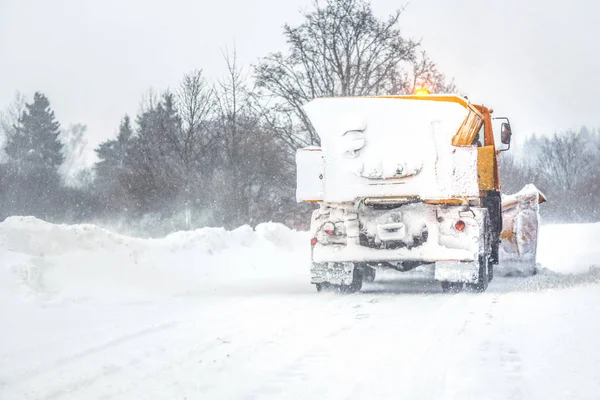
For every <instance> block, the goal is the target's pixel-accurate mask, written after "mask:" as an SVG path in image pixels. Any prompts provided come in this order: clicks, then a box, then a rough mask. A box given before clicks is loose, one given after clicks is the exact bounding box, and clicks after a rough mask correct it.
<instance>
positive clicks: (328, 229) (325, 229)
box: [322, 222, 335, 235]
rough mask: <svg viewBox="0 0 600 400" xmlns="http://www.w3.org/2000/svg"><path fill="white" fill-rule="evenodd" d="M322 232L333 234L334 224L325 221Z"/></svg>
mask: <svg viewBox="0 0 600 400" xmlns="http://www.w3.org/2000/svg"><path fill="white" fill-rule="evenodd" d="M322 229H323V232H325V233H326V234H327V235H333V233H334V232H335V225H334V224H332V223H331V222H327V223H326V224H324V225H323V228H322Z"/></svg>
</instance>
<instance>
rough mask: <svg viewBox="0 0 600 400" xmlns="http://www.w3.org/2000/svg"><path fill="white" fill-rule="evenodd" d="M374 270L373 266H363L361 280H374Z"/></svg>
mask: <svg viewBox="0 0 600 400" xmlns="http://www.w3.org/2000/svg"><path fill="white" fill-rule="evenodd" d="M375 275H376V271H375V268H371V267H364V268H363V271H362V279H363V282H369V283H371V282H373V281H374V280H375Z"/></svg>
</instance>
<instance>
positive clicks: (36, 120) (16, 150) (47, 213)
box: [2, 92, 65, 220]
mask: <svg viewBox="0 0 600 400" xmlns="http://www.w3.org/2000/svg"><path fill="white" fill-rule="evenodd" d="M59 135H60V124H59V123H58V121H56V118H55V116H54V111H52V109H51V108H50V102H49V101H48V99H47V98H46V96H44V95H43V94H42V93H39V92H37V93H35V95H34V97H33V103H31V104H25V110H24V111H23V113H22V114H21V116H20V118H19V119H18V121H17V123H16V124H15V126H14V129H12V130H10V131H9V132H8V135H7V137H6V154H7V156H8V163H7V164H6V168H5V174H4V177H3V185H2V186H3V189H7V190H6V191H4V195H3V196H2V197H3V199H2V201H3V202H4V204H5V211H4V212H5V213H6V214H7V215H23V214H25V215H35V216H38V217H41V218H44V219H49V220H53V219H55V218H57V217H58V216H59V215H64V212H65V207H64V199H61V198H60V197H61V195H62V193H61V180H60V175H59V171H58V168H59V167H60V165H61V163H62V162H63V160H64V157H63V154H62V148H63V145H62V143H61V142H60V140H59ZM57 205H60V206H57Z"/></svg>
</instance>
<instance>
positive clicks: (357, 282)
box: [339, 267, 363, 293]
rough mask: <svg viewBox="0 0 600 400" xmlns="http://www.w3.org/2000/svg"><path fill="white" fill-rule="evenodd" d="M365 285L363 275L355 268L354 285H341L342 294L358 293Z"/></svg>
mask: <svg viewBox="0 0 600 400" xmlns="http://www.w3.org/2000/svg"><path fill="white" fill-rule="evenodd" d="M362 284H363V274H362V271H361V270H360V269H359V268H356V267H354V272H353V274H352V283H351V284H350V285H341V286H340V287H339V288H340V292H342V293H356V292H358V291H359V290H360V289H362Z"/></svg>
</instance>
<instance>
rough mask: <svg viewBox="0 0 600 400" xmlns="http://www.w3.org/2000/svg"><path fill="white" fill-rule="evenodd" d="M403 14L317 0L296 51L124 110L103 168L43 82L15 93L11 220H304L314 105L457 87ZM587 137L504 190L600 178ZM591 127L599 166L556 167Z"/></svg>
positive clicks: (9, 115) (10, 112) (358, 2)
mask: <svg viewBox="0 0 600 400" xmlns="http://www.w3.org/2000/svg"><path fill="white" fill-rule="evenodd" d="M402 12H403V10H402V9H401V10H398V11H397V12H395V13H394V14H392V15H390V16H388V17H386V18H379V17H377V16H376V15H375V14H374V12H373V10H372V8H371V5H370V3H369V2H368V1H366V0H327V1H325V2H315V3H314V4H313V6H312V8H311V9H310V10H308V11H306V12H304V13H303V14H302V16H303V22H302V23H300V24H299V25H298V26H289V25H284V27H283V35H284V37H285V39H286V41H287V49H286V51H283V52H275V53H271V54H268V55H266V56H265V57H263V58H261V59H260V61H259V62H258V63H257V64H256V65H253V66H251V68H247V69H244V68H241V67H240V66H239V65H238V63H237V60H236V56H235V50H234V51H233V53H232V54H229V53H227V54H225V56H224V70H225V72H226V74H225V78H224V79H221V80H219V81H216V82H215V81H209V80H208V79H206V78H205V76H204V75H203V73H202V70H195V71H191V72H190V73H188V74H185V75H184V76H183V78H182V80H181V83H180V85H179V87H177V88H175V89H170V90H165V91H163V92H162V93H160V94H155V93H152V92H150V93H148V94H147V95H145V96H144V99H143V102H142V106H141V108H140V110H139V112H138V113H137V115H135V116H134V117H133V118H132V117H130V116H127V115H125V116H124V117H123V119H122V121H121V122H120V125H119V126H118V132H117V135H116V137H115V138H113V139H110V140H106V141H105V142H103V143H101V144H100V145H99V146H98V147H97V148H96V149H95V152H96V155H97V162H96V163H95V164H94V165H93V167H92V168H82V167H81V165H82V163H81V160H82V158H84V157H85V154H84V153H83V148H84V147H85V143H86V140H87V137H86V128H85V126H84V125H81V124H74V125H70V126H68V127H67V128H62V127H61V125H60V123H59V122H58V119H57V118H56V116H55V114H54V111H53V110H52V107H51V105H50V100H49V99H48V97H47V96H45V95H44V94H43V93H41V92H38V93H35V94H34V96H33V99H32V100H31V101H29V102H28V101H26V100H25V99H23V98H22V97H18V98H17V99H15V101H14V102H13V104H11V105H9V106H8V107H7V108H6V109H5V110H4V111H3V112H2V114H1V115H0V133H1V135H0V149H1V151H0V220H3V219H4V218H5V217H7V216H9V215H35V216H37V217H40V218H44V219H46V220H49V221H54V222H69V223H72V222H96V223H98V222H100V223H101V224H110V225H112V226H113V227H116V228H117V229H121V230H127V231H129V232H132V233H145V234H152V235H160V234H164V233H167V232H170V231H174V230H179V229H193V228H197V227H202V226H225V227H228V228H233V227H236V226H239V225H242V224H256V223H259V222H262V221H267V220H272V221H278V222H283V223H286V224H288V225H290V226H293V227H299V228H305V227H306V225H305V224H306V222H307V221H308V220H309V214H310V211H311V209H312V207H310V206H307V205H300V204H297V203H296V202H295V162H294V154H295V150H296V149H298V148H300V147H303V146H306V145H318V144H319V140H318V136H317V135H316V133H315V132H314V129H313V128H312V126H311V124H310V122H309V121H308V119H307V117H306V115H305V114H304V111H303V110H302V105H303V104H305V103H306V102H308V101H310V100H311V99H313V98H315V97H323V96H330V97H331V96H360V95H380V94H407V93H412V92H413V91H414V89H415V88H417V87H421V86H426V87H428V88H430V89H431V90H432V91H433V92H455V91H456V87H455V86H454V82H453V81H452V80H448V79H447V78H446V77H445V76H444V74H443V73H441V72H440V71H439V70H438V67H437V65H436V64H435V62H433V61H432V60H431V59H430V58H429V57H428V56H427V53H426V52H425V51H424V50H423V47H422V45H421V44H420V43H419V42H417V41H414V40H412V39H410V38H407V37H405V36H404V35H403V34H402V32H401V29H400V24H399V19H400V16H401V15H402ZM587 135H588V136H589V137H586V138H584V137H583V136H585V134H583V136H582V134H581V133H578V134H564V135H555V137H553V138H545V137H544V138H538V137H535V138H532V139H531V140H530V141H528V142H527V143H526V145H527V146H531V148H532V149H533V148H535V149H536V150H535V151H531V152H529V151H528V154H534V153H535V154H538V156H536V157H537V158H535V160H536V161H535V162H533V161H531V160H532V159H533V158H531V157H533V156H531V157H528V158H527V162H521V161H518V160H515V159H511V158H507V157H504V159H503V161H502V163H503V166H505V170H506V171H509V173H505V174H504V176H505V178H504V180H505V181H506V182H505V187H507V188H509V189H512V186H514V187H517V186H518V185H520V184H521V182H522V181H526V180H528V179H530V180H532V181H533V182H536V183H537V182H539V183H540V184H539V185H540V186H541V187H542V189H544V188H548V189H547V192H548V193H547V194H548V197H549V198H550V199H551V200H552V202H551V203H549V204H554V202H555V201H558V202H559V203H556V204H562V203H560V202H564V201H567V200H562V199H563V198H564V199H566V198H567V197H566V195H565V194H564V193H567V192H569V191H571V190H573V188H575V187H576V188H577V190H580V191H585V190H587V189H585V186H586V185H588V186H589V185H592V182H591V181H590V180H589V179H588V180H587V181H586V180H585V179H584V178H583V175H585V176H590V174H592V176H593V174H594V173H596V172H597V171H598V166H597V161H598V160H599V159H600V157H599V156H598V154H597V153H592V152H591V150H590V149H591V147H590V146H589V144H590V143H591V142H592V141H593V140H596V142H594V143H597V136H598V134H597V132H596V133H594V132H588V133H587ZM580 136H581V139H577V140H580V141H582V142H584V143H585V145H584V148H585V150H586V151H589V152H590V153H589V156H587V157H588V159H589V164H586V166H585V167H584V166H577V167H576V166H574V165H572V164H573V162H574V160H573V157H572V156H573V155H574V154H576V153H573V152H571V153H569V152H567V153H565V154H563V153H560V157H561V158H560V160H561V161H560V163H559V164H560V165H557V161H556V157H559V155H557V154H554V153H551V152H552V151H555V150H556V148H557V147H556V146H558V147H559V148H560V149H564V148H566V147H569V146H571V147H569V148H572V149H571V150H573V151H575V152H576V151H577V146H580V144H579V142H577V143H578V144H573V143H571V142H572V141H573V139H572V138H573V137H576V138H579V137H580ZM566 138H567V139H566ZM571 150H569V151H571ZM596 151H598V145H597V144H596ZM548 152H550V153H548ZM546 153H548V154H546ZM579 154H580V153H577V157H579ZM580 161H581V159H579V158H578V161H577V162H578V163H580ZM594 163H595V164H594ZM578 165H579V164H578ZM592 165H595V166H592ZM594 168H595V169H594ZM563 170H564V171H563ZM557 171H561V173H563V172H564V176H565V177H566V176H570V175H571V174H572V173H576V174H582V175H581V176H580V177H579V178H581V179H579V178H577V179H579V180H578V181H577V182H578V183H577V184H576V185H575V184H574V183H573V182H572V181H569V180H566V179H565V180H564V182H563V183H561V185H562V186H560V187H561V188H562V189H560V190H562V191H559V190H558V188H556V193H555V186H553V185H555V183H556V180H555V179H554V177H555V176H557V174H558V172H557ZM596 176H597V174H596ZM586 179H587V178H586ZM584 182H587V183H584ZM526 183H528V182H526ZM572 185H575V186H572ZM567 187H568V189H564V188H567ZM594 188H595V189H594ZM594 188H591V187H590V189H589V190H590V192H589V193H592V192H593V190H596V192H593V193H597V189H598V188H597V184H596V186H594ZM558 193H561V194H560V195H559V194H558ZM555 194H556V197H555ZM560 196H563V197H560ZM559 199H560V200H559ZM580 199H581V202H582V203H581V207H582V208H581V211H582V213H584V214H585V215H596V216H597V212H596V211H593V212H592V211H589V209H591V208H593V207H594V206H593V196H591V195H590V196H587V197H586V199H588V200H589V201H588V200H586V201H587V203H585V206H584V204H583V198H582V197H580ZM552 207H559V206H558V205H556V206H554V205H553V206H552ZM583 207H588V208H585V209H584V208H583ZM551 210H554V211H557V210H559V209H558V208H556V209H554V208H551ZM561 210H562V209H561ZM594 210H595V209H594ZM588 211H589V212H588ZM557 212H558V211H557ZM594 213H596V214H594ZM557 215H559V214H557ZM590 218H592V217H590ZM593 218H596V217H593Z"/></svg>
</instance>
